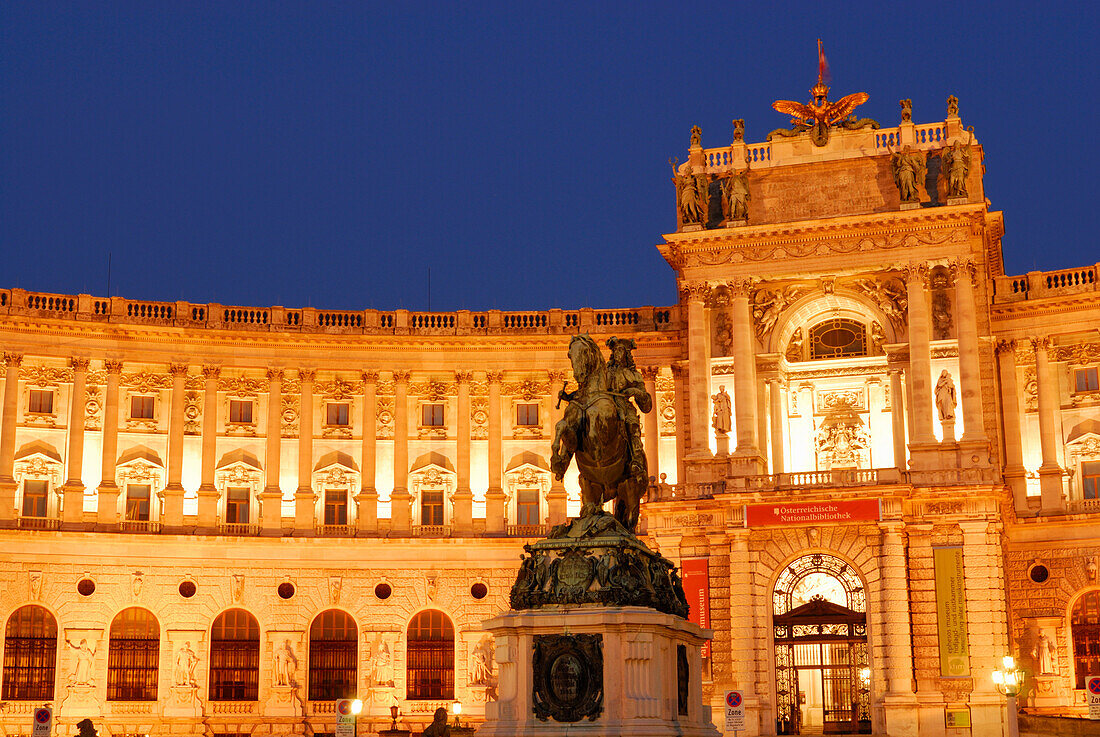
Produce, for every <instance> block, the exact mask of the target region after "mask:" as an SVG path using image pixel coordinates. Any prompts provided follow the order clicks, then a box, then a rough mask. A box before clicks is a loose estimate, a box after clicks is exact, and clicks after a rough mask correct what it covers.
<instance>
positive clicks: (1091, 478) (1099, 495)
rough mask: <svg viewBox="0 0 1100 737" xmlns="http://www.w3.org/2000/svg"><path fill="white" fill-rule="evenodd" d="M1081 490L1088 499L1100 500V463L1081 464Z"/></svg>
mask: <svg viewBox="0 0 1100 737" xmlns="http://www.w3.org/2000/svg"><path fill="white" fill-rule="evenodd" d="M1081 488H1082V489H1083V490H1084V492H1085V498H1086V499H1100V461H1089V462H1087V463H1082V464H1081Z"/></svg>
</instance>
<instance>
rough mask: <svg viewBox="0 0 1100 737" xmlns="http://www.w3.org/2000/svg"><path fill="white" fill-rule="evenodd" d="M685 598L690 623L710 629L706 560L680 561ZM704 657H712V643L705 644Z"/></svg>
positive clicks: (688, 559)
mask: <svg viewBox="0 0 1100 737" xmlns="http://www.w3.org/2000/svg"><path fill="white" fill-rule="evenodd" d="M680 574H681V575H682V576H683V584H684V596H686V597H687V601H688V607H689V609H688V621H689V622H694V623H695V624H697V625H699V626H700V627H702V628H703V629H710V577H709V573H708V570H707V559H706V558H686V559H684V560H682V561H680ZM703 657H704V658H709V657H710V641H709V640H708V641H707V642H705V643H703Z"/></svg>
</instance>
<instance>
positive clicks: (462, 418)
mask: <svg viewBox="0 0 1100 737" xmlns="http://www.w3.org/2000/svg"><path fill="white" fill-rule="evenodd" d="M473 378H474V375H473V372H472V371H456V372H455V387H456V389H457V391H458V422H457V431H456V440H457V441H458V457H457V461H458V464H457V466H456V467H455V472H456V476H457V477H458V478H457V481H456V486H455V493H454V497H453V499H454V511H453V514H452V519H451V525H452V527H453V528H454V530H455V532H456V533H458V534H460V535H468V534H470V533H471V532H473V529H474V494H473V492H472V491H470V381H471V380H472V379H473Z"/></svg>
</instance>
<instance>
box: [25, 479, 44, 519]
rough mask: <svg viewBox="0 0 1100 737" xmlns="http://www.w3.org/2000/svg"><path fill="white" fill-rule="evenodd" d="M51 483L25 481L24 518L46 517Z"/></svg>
mask: <svg viewBox="0 0 1100 737" xmlns="http://www.w3.org/2000/svg"><path fill="white" fill-rule="evenodd" d="M49 490H50V482H49V481H36V480H32V479H26V480H24V481H23V516H24V517H45V516H46V497H47V494H48V492H49Z"/></svg>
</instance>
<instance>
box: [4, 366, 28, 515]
mask: <svg viewBox="0 0 1100 737" xmlns="http://www.w3.org/2000/svg"><path fill="white" fill-rule="evenodd" d="M4 362H5V364H6V365H7V370H6V371H5V374H4V418H3V421H0V526H4V527H10V526H12V525H14V524H15V426H16V420H17V419H18V413H19V366H20V364H22V363H23V354H22V353H5V354H4Z"/></svg>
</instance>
